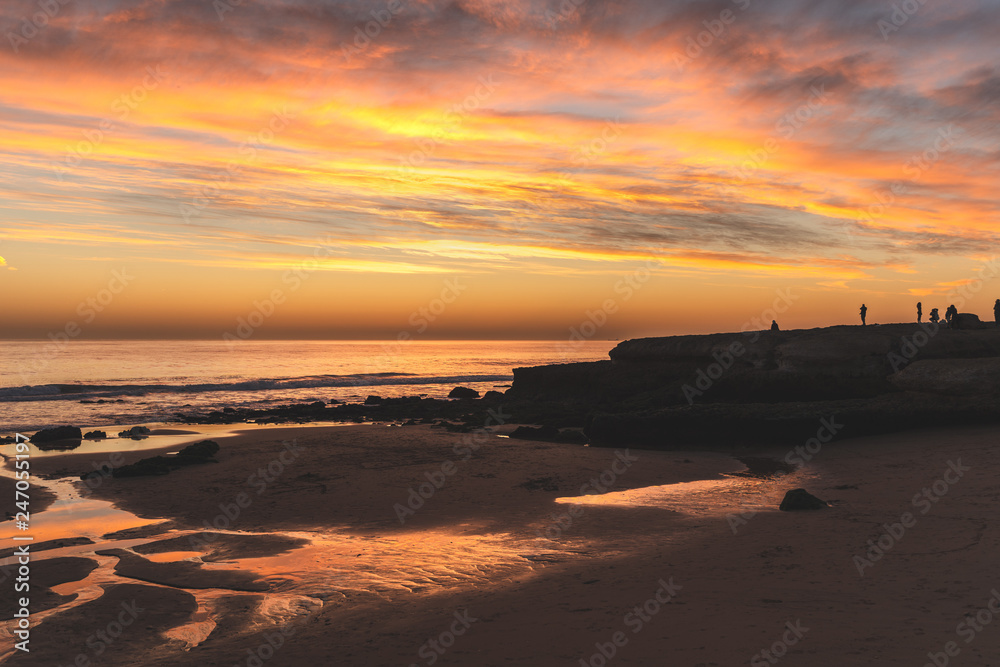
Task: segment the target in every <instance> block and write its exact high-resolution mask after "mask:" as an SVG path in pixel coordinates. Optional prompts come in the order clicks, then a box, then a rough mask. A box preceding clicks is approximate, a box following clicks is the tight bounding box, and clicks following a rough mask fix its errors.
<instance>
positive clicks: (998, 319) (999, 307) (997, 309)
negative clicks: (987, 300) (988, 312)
mask: <svg viewBox="0 0 1000 667" xmlns="http://www.w3.org/2000/svg"><path fill="white" fill-rule="evenodd" d="M993 321H994V322H995V323H996V325H997V326H998V327H1000V299H997V302H996V303H994V304H993Z"/></svg>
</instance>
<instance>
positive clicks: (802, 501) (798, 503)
mask: <svg viewBox="0 0 1000 667" xmlns="http://www.w3.org/2000/svg"><path fill="white" fill-rule="evenodd" d="M826 507H828V505H827V504H826V502H824V501H822V500H820V499H819V498H817V497H816V496H814V495H812V494H811V493H809V492H808V491H806V490H805V489H792V490H791V491H789V492H788V493H786V494H785V497H784V499H783V500H782V501H781V505H779V506H778V509H780V510H781V511H782V512H795V511H798V510H821V509H824V508H826Z"/></svg>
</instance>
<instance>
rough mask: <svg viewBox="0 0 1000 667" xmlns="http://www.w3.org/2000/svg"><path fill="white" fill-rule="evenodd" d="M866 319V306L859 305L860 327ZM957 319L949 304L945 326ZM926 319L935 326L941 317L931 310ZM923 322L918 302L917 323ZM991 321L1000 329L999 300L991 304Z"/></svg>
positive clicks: (955, 310)
mask: <svg viewBox="0 0 1000 667" xmlns="http://www.w3.org/2000/svg"><path fill="white" fill-rule="evenodd" d="M867 318H868V306H866V305H865V304H861V326H866V325H867V324H868V322H867V321H866V320H867ZM957 318H958V308H956V307H955V304H951V305H950V306H948V308H947V310H945V311H944V319H945V323H946V325H947V326H948V327H949V328H951V327H954V326H955V324H956V320H957ZM927 319H928V320H929V321H930V322H932V323H933V324H937V323H938V322H940V321H941V316H940V315H939V314H938V309H937V308H931V314H930V315H929V316H928V318H927ZM923 321H924V304H923V303H921V302H919V301H918V302H917V322H923ZM993 321H994V322H995V323H996V325H997V326H998V327H1000V299H997V300H996V303H994V304H993Z"/></svg>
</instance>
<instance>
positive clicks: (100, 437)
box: [83, 431, 108, 440]
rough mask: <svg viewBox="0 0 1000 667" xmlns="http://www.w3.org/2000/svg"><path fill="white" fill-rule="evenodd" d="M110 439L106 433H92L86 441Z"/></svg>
mask: <svg viewBox="0 0 1000 667" xmlns="http://www.w3.org/2000/svg"><path fill="white" fill-rule="evenodd" d="M107 437H108V434H107V433H105V432H104V431H90V432H88V433H87V434H86V435H85V436H83V439H84V440H103V439H105V438H107Z"/></svg>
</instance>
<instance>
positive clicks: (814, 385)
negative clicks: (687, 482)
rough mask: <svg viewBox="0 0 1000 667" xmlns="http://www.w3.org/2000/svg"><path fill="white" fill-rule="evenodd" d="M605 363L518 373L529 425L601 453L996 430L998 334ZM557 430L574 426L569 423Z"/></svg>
mask: <svg viewBox="0 0 1000 667" xmlns="http://www.w3.org/2000/svg"><path fill="white" fill-rule="evenodd" d="M609 356H610V361H600V362H592V363H575V364H561V365H553V366H541V367H534V368H518V369H515V370H514V382H513V386H512V387H511V389H510V390H509V391H508V392H507V398H508V399H509V400H511V401H512V403H513V405H515V406H518V405H519V404H520V405H525V404H527V405H529V406H530V407H527V408H521V409H518V408H517V407H515V413H517V414H518V418H519V421H522V422H524V421H528V420H526V419H523V418H521V414H520V413H521V412H523V411H525V410H526V411H528V412H529V414H530V417H531V419H532V420H533V421H535V423H539V422H541V423H553V422H555V421H558V420H559V418H560V415H574V416H575V415H579V414H580V413H581V412H584V413H585V415H586V416H585V417H584V420H585V427H586V433H587V435H588V436H589V438H590V442H591V444H594V445H598V446H621V445H632V446H644V447H654V448H684V447H690V446H697V445H708V444H710V445H720V444H721V445H739V444H747V443H761V442H764V443H772V444H778V443H784V442H788V443H789V444H802V443H803V442H805V441H806V440H807V439H808V438H810V437H814V436H815V435H816V431H817V429H818V428H819V427H820V420H821V419H824V418H826V419H829V418H832V417H836V419H837V421H838V422H842V423H843V424H844V427H843V429H842V431H841V432H839V433H838V434H837V435H838V437H843V436H845V435H861V434H865V433H883V432H890V431H896V430H901V429H906V428H916V427H930V426H943V425H954V424H962V423H983V422H990V421H1000V330H998V329H994V328H989V329H982V330H980V329H968V330H964V329H949V328H945V326H944V325H943V323H942V324H941V325H933V324H930V323H925V324H893V325H883V326H868V327H860V326H838V327H829V328H825V329H809V330H794V331H752V332H744V333H732V334H711V335H705V336H671V337H666V338H644V339H637V340H629V341H625V342H623V343H620V344H619V345H618V346H617V347H615V348H614V349H613V350H611V352H610V355H609ZM561 425H563V426H568V425H574V424H572V422H571V420H569V419H567V420H566V421H563V422H562V423H561Z"/></svg>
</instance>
